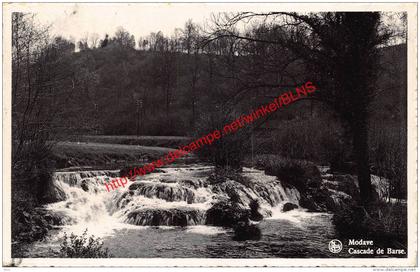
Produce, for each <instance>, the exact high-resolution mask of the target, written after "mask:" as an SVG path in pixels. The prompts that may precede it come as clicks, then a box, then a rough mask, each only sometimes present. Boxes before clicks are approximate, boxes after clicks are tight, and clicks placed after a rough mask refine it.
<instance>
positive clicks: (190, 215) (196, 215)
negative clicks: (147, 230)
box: [125, 208, 204, 227]
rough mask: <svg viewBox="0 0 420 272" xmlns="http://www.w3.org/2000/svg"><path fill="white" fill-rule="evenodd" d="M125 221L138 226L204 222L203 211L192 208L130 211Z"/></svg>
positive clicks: (184, 224)
mask: <svg viewBox="0 0 420 272" xmlns="http://www.w3.org/2000/svg"><path fill="white" fill-rule="evenodd" d="M125 222H126V223H129V224H133V225H138V226H182V227H184V226H190V225H199V224H202V223H204V212H202V211H200V210H197V209H192V208H173V209H148V208H140V209H138V210H135V211H133V212H130V213H129V214H128V215H127V218H126V219H125Z"/></svg>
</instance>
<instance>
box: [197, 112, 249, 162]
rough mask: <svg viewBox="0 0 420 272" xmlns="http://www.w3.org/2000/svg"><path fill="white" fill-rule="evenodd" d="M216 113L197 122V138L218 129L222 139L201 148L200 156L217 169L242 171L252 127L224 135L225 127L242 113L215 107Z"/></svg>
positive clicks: (209, 114) (204, 116)
mask: <svg viewBox="0 0 420 272" xmlns="http://www.w3.org/2000/svg"><path fill="white" fill-rule="evenodd" d="M215 109H216V111H214V109H213V111H212V112H210V113H207V114H203V115H202V116H201V118H200V120H199V122H197V128H196V133H195V134H194V137H195V138H197V139H198V138H200V137H202V136H204V135H207V134H209V133H211V132H213V131H214V130H216V129H218V130H219V131H220V133H221V138H220V139H218V140H216V141H214V142H213V143H212V144H211V145H206V146H203V147H202V148H200V150H199V151H198V156H199V157H200V158H201V159H202V160H204V161H210V162H211V163H213V164H214V165H215V166H216V168H229V169H233V170H241V169H242V158H243V157H244V156H245V155H246V154H247V152H248V151H249V136H250V131H251V129H250V126H247V125H245V126H244V127H242V128H238V129H237V130H236V131H232V132H229V134H227V135H223V128H224V126H225V125H227V124H230V123H232V121H234V120H235V119H236V118H237V116H239V115H240V112H239V111H238V112H236V111H233V112H230V111H229V110H227V109H224V110H223V109H222V108H220V110H217V109H219V108H218V106H217V105H216V106H215Z"/></svg>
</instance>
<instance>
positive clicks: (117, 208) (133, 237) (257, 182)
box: [24, 164, 336, 258]
mask: <svg viewBox="0 0 420 272" xmlns="http://www.w3.org/2000/svg"><path fill="white" fill-rule="evenodd" d="M211 170H212V168H211V167H210V166H206V165H202V164H194V165H188V166H182V167H176V166H174V167H171V168H163V169H162V171H161V172H159V173H153V174H150V175H146V176H143V177H139V178H138V179H137V180H136V181H135V182H134V183H131V182H130V183H131V186H130V188H128V186H127V187H125V188H118V189H117V190H115V191H113V192H107V191H106V190H105V186H104V185H103V181H104V180H107V179H110V178H111V176H115V175H116V174H117V172H116V171H67V172H66V171H59V172H56V173H55V174H54V184H55V186H57V188H59V189H60V190H63V191H64V192H65V194H66V199H65V200H64V201H60V202H56V203H52V204H49V205H47V206H46V209H48V210H50V211H51V212H54V213H55V214H57V215H58V216H61V217H62V219H63V222H64V223H65V224H64V226H57V227H56V228H55V229H54V230H52V231H50V232H49V234H48V236H47V238H46V239H45V240H44V241H40V242H36V243H34V244H32V245H31V246H30V247H28V249H27V251H26V252H25V253H24V255H25V257H57V256H58V251H59V248H60V243H61V242H62V237H63V235H64V233H65V232H66V233H68V234H70V233H75V234H79V235H80V234H82V233H83V231H85V230H86V229H87V232H88V234H89V235H95V237H101V238H102V240H103V241H104V246H105V247H107V248H109V251H110V254H111V255H112V256H113V257H119V258H154V257H165V258H192V257H194V258H212V257H213V258H216V257H217V258H248V257H249V258H274V257H277V258H278V257H283V258H299V257H300V258H301V257H312V258H314V257H333V255H334V254H333V253H331V252H330V251H329V250H328V242H329V241H330V240H332V239H335V238H336V234H335V231H334V228H333V225H332V223H331V217H332V215H331V214H328V213H310V212H306V211H305V210H304V209H302V208H298V209H295V210H292V211H288V212H282V206H283V204H284V203H287V202H290V203H295V204H298V201H299V192H298V191H297V190H296V189H294V188H290V187H286V186H283V185H282V184H281V183H280V182H279V181H278V180H277V179H276V178H275V177H272V176H267V175H265V174H264V172H263V171H260V170H256V169H251V168H245V170H244V176H247V177H248V178H249V179H250V180H251V182H252V184H253V190H249V189H244V188H243V187H238V188H239V189H238V193H239V195H240V197H241V201H243V203H245V204H246V203H247V202H248V201H249V199H258V201H259V203H260V205H261V209H262V210H263V211H265V213H264V214H265V215H266V217H265V218H264V220H263V221H261V222H260V223H259V227H260V229H261V232H262V237H261V239H260V240H258V241H234V240H233V239H232V236H233V231H232V229H230V228H222V227H214V226H207V225H204V224H205V216H206V211H207V210H208V209H209V208H210V207H211V206H212V203H214V201H216V200H217V199H219V198H220V197H221V196H220V195H218V194H216V193H214V190H212V186H211V185H208V184H206V183H205V179H206V177H207V176H208V174H209V173H210V172H211ZM82 184H84V185H85V186H81V185H82ZM83 188H84V189H83ZM270 214H271V215H270ZM179 220H181V221H182V220H183V222H184V221H185V224H181V225H183V226H173V225H179V224H178V223H179ZM151 225H158V226H151ZM185 225H186V226H185Z"/></svg>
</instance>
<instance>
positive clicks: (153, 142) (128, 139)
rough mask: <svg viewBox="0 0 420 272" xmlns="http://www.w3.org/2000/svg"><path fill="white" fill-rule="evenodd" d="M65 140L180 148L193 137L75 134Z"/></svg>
mask: <svg viewBox="0 0 420 272" xmlns="http://www.w3.org/2000/svg"><path fill="white" fill-rule="evenodd" d="M65 140H66V141H72V142H88V143H106V144H122V145H141V146H158V147H170V148H178V146H180V145H185V144H188V143H189V142H191V140H192V139H191V138H189V137H184V136H135V135H77V136H76V135H74V136H70V137H66V139H65Z"/></svg>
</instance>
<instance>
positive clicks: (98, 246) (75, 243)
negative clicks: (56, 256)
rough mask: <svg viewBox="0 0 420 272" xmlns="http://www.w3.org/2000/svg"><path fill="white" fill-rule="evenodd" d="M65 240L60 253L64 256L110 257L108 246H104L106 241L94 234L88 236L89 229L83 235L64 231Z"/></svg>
mask: <svg viewBox="0 0 420 272" xmlns="http://www.w3.org/2000/svg"><path fill="white" fill-rule="evenodd" d="M63 239H64V241H63V242H62V243H61V245H60V246H61V248H60V255H61V257H63V258H109V257H111V256H110V254H109V252H108V248H103V245H104V243H103V242H101V239H100V238H96V239H95V237H94V236H93V235H92V236H90V237H89V239H88V238H87V229H86V230H85V231H84V232H83V234H82V235H80V236H77V235H75V234H73V233H72V234H71V235H70V237H68V236H67V234H66V233H64V237H63Z"/></svg>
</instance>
